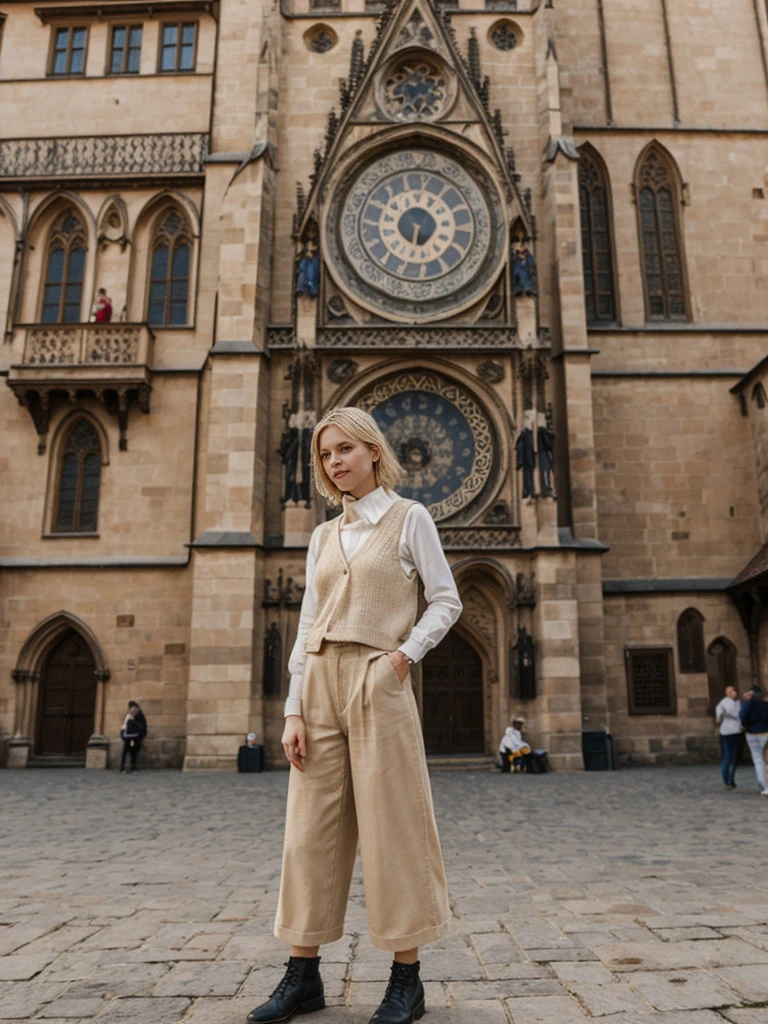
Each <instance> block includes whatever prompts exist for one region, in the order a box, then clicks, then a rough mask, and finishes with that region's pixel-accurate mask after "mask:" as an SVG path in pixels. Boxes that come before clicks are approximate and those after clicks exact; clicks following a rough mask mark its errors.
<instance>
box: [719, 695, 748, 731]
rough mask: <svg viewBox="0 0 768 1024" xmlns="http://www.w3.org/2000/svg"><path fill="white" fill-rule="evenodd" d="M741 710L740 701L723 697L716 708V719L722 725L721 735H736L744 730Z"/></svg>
mask: <svg viewBox="0 0 768 1024" xmlns="http://www.w3.org/2000/svg"><path fill="white" fill-rule="evenodd" d="M740 711H741V703H740V701H738V700H734V699H733V697H723V699H722V700H721V701H720V703H719V704H718V705H717V707H716V708H715V721H716V722H717V724H718V725H719V726H720V735H721V736H735V735H736V734H737V733H740V732H741V731H742V729H743V726H742V724H741V716H740V714H739V712H740Z"/></svg>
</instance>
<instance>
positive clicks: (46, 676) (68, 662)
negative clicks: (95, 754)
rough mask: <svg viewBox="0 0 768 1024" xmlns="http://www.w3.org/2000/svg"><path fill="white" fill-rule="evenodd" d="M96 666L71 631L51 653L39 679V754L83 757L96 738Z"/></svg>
mask: <svg viewBox="0 0 768 1024" xmlns="http://www.w3.org/2000/svg"><path fill="white" fill-rule="evenodd" d="M95 671H96V665H95V663H94V660H93V655H92V654H91V650H90V648H89V647H88V644H86V643H85V641H84V640H83V639H82V638H81V637H80V636H79V635H78V634H77V633H75V631H74V630H70V631H69V632H68V633H67V634H66V635H65V636H64V637H63V638H62V639H61V640H60V641H59V643H58V644H57V645H56V647H54V649H53V650H52V651H51V653H50V655H49V657H48V661H47V663H46V665H45V669H44V670H43V675H42V679H41V680H40V698H39V702H38V704H39V709H38V728H37V743H36V746H35V753H36V754H60V755H64V756H69V755H70V754H82V753H84V752H85V748H86V746H87V745H88V740H89V739H90V738H91V736H92V735H93V724H94V713H95V708H96V675H95Z"/></svg>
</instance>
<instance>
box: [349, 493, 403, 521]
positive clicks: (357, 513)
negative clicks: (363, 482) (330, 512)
mask: <svg viewBox="0 0 768 1024" xmlns="http://www.w3.org/2000/svg"><path fill="white" fill-rule="evenodd" d="M396 498H397V495H396V494H392V493H391V492H390V491H387V489H386V488H385V487H383V486H381V485H379V486H378V487H376V488H375V489H374V490H372V491H369V492H368V494H364V495H363V497H362V498H354V497H353V496H352V495H351V494H342V496H341V505H342V508H343V510H344V519H343V520H342V523H341V525H342V526H345V525H348V524H349V523H351V522H354V521H355V519H353V518H351V517H352V516H354V517H355V518H356V519H363V520H365V521H366V522H368V523H372V524H373V525H375V524H376V523H378V521H379V520H380V519H381V517H382V516H383V515H384V513H385V512H386V511H387V510H388V509H389V508H391V506H392V505H393V504H394V502H395V499H396ZM350 506H351V507H352V508H351V509H350ZM348 512H349V514H348Z"/></svg>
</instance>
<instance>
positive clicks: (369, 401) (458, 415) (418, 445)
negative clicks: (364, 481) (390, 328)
mask: <svg viewBox="0 0 768 1024" xmlns="http://www.w3.org/2000/svg"><path fill="white" fill-rule="evenodd" d="M358 404H359V405H361V406H362V407H363V408H364V409H366V410H367V411H368V412H370V413H371V415H372V416H373V418H374V419H375V420H376V422H377V424H378V425H379V427H380V428H381V430H382V433H383V434H384V436H385V437H386V439H387V441H388V442H389V444H390V445H391V446H392V449H393V451H394V452H395V455H396V456H397V458H398V460H399V462H400V465H401V466H402V467H403V469H405V471H406V477H405V479H404V480H403V482H402V484H400V485H398V488H397V489H398V493H399V494H401V495H402V496H403V497H404V498H416V499H417V500H418V501H421V502H423V503H424V504H425V505H426V506H427V507H428V509H429V511H430V514H431V515H432V517H433V519H436V520H440V519H445V518H447V517H448V516H450V515H453V514H455V513H456V512H458V511H460V510H461V509H462V508H463V507H464V506H465V505H467V504H468V503H469V502H470V501H471V500H472V499H473V498H474V497H476V495H477V494H478V493H479V492H480V490H481V489H482V487H483V486H484V484H485V482H486V481H487V479H488V477H489V475H490V471H491V465H492V449H493V444H492V435H491V428H490V424H489V422H488V419H487V417H486V416H485V415H484V413H483V412H482V411H481V409H480V407H479V406H478V404H477V403H476V402H475V400H474V398H473V397H472V396H471V395H469V394H468V393H467V392H465V391H463V390H462V389H460V388H458V387H457V386H456V385H455V384H452V383H450V382H448V381H445V380H443V379H442V378H441V377H439V376H438V375H436V374H433V373H423V372H405V373H401V374H399V375H398V376H396V377H394V378H390V379H388V380H386V381H382V382H381V383H379V384H377V385H376V386H375V387H374V389H373V391H372V392H370V393H369V394H367V395H366V396H365V397H364V398H363V399H362V401H361V402H359V403H358Z"/></svg>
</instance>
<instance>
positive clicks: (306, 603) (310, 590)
mask: <svg viewBox="0 0 768 1024" xmlns="http://www.w3.org/2000/svg"><path fill="white" fill-rule="evenodd" d="M318 530H319V527H316V528H315V529H314V530H313V532H312V536H311V537H310V540H309V547H308V548H307V568H306V574H305V584H304V596H303V597H302V599H301V612H300V613H299V628H298V630H297V632H296V640H295V642H294V644H293V650H292V651H291V656H290V658H289V659H288V671H289V672H290V673H291V682H290V684H289V686H288V697H287V698H286V701H285V711H284V712H283V714H284V715H286V716H287V715H300V714H301V690H302V684H303V682H304V662H305V660H306V657H307V652H306V650H305V649H304V648H305V645H306V642H307V634H308V633H309V631H310V629H311V628H312V626H313V625H314V623H315V618H316V616H317V591H316V590H315V558H316V547H317V536H318Z"/></svg>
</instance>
